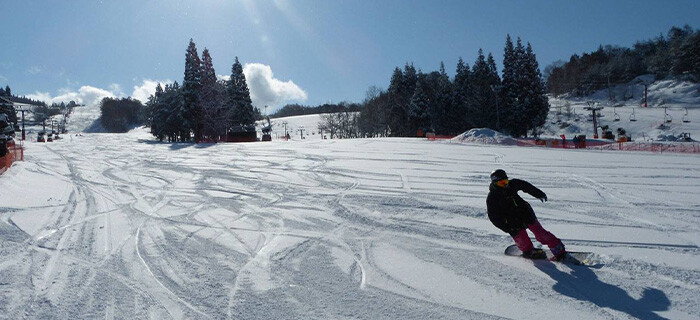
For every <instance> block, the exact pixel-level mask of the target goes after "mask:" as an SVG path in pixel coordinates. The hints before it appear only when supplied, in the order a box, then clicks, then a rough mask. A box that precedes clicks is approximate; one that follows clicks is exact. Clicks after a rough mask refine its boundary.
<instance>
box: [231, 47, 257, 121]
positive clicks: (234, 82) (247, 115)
mask: <svg viewBox="0 0 700 320" xmlns="http://www.w3.org/2000/svg"><path fill="white" fill-rule="evenodd" d="M228 93H229V97H228V98H229V104H230V105H231V108H232V116H231V123H232V124H233V125H237V126H243V127H248V126H251V125H253V124H255V110H254V109H253V102H252V100H251V99H250V90H249V89H248V84H247V83H246V79H245V75H244V74H243V66H242V65H241V63H240V62H238V57H236V60H235V62H234V63H233V66H232V67H231V79H230V80H229V82H228Z"/></svg>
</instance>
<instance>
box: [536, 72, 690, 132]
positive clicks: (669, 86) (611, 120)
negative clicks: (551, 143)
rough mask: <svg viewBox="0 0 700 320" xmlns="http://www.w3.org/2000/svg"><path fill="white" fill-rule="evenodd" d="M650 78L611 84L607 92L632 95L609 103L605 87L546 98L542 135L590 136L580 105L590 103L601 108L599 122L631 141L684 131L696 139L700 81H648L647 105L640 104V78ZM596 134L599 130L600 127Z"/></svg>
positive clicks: (584, 113) (590, 127) (586, 120)
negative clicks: (547, 105) (582, 94)
mask: <svg viewBox="0 0 700 320" xmlns="http://www.w3.org/2000/svg"><path fill="white" fill-rule="evenodd" d="M651 80H652V79H651V78H649V77H647V78H644V77H641V78H640V79H637V81H633V82H631V83H629V84H626V85H619V86H616V87H614V88H613V89H612V90H611V91H613V94H612V95H613V96H615V97H616V98H618V99H621V98H622V97H624V96H626V97H633V98H630V99H628V100H618V102H610V100H609V96H610V92H609V90H607V89H606V90H600V91H598V92H596V93H594V94H592V95H591V96H588V97H584V98H571V97H566V96H563V97H560V98H550V104H551V106H552V109H551V110H550V113H549V116H548V119H547V124H546V125H545V129H544V133H543V134H544V135H545V136H553V137H558V136H559V135H562V134H564V135H566V136H569V137H572V136H574V135H576V134H585V135H587V137H589V138H590V137H592V136H593V123H592V122H591V121H590V118H589V115H590V111H587V110H585V109H584V108H585V107H588V106H589V103H594V104H595V106H599V107H603V108H604V109H603V110H602V111H601V115H602V116H603V117H602V118H600V122H599V125H601V126H604V125H607V126H609V127H610V129H611V130H612V131H613V133H615V132H616V130H617V128H623V129H624V130H625V131H627V133H628V134H629V135H631V136H632V138H633V139H635V140H653V141H668V140H673V139H674V137H678V136H680V135H681V134H682V133H684V132H685V133H690V136H691V137H692V138H694V139H695V140H700V84H697V83H695V84H693V83H689V82H684V81H677V80H664V81H656V82H652V83H651V84H650V85H649V86H648V93H647V95H648V99H647V102H648V103H647V105H648V107H646V108H643V107H640V101H641V100H640V99H641V98H642V97H643V92H644V86H643V85H642V84H640V83H641V82H640V81H647V82H651ZM664 107H665V109H664ZM615 119H619V121H615ZM630 119H634V120H636V121H630ZM668 120H670V122H668ZM684 120H685V121H689V122H684ZM598 133H599V134H600V133H601V131H600V129H599V131H598Z"/></svg>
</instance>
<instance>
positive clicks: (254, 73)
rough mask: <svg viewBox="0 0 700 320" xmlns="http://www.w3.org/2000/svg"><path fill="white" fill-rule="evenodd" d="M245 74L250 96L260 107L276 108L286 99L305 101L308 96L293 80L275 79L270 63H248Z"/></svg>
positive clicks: (244, 70) (244, 68) (244, 69)
mask: <svg viewBox="0 0 700 320" xmlns="http://www.w3.org/2000/svg"><path fill="white" fill-rule="evenodd" d="M243 74H245V78H246V82H247V83H248V88H249V89H250V98H251V100H253V105H255V106H256V107H258V108H263V107H264V106H269V107H272V108H273V109H275V108H277V107H279V106H280V105H281V104H282V103H284V102H286V101H289V100H302V101H303V100H306V99H307V98H308V96H307V94H306V92H305V91H304V90H302V89H301V88H299V86H297V85H296V84H295V83H294V82H292V81H291V80H290V81H281V80H278V79H275V78H274V77H273V74H272V68H270V66H268V65H264V64H261V63H246V64H245V66H244V67H243Z"/></svg>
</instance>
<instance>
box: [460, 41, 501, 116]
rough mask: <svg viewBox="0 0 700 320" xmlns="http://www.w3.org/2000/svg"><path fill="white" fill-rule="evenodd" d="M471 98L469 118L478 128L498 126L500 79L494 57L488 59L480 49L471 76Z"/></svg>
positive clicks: (490, 56)
mask: <svg viewBox="0 0 700 320" xmlns="http://www.w3.org/2000/svg"><path fill="white" fill-rule="evenodd" d="M471 84H472V90H471V96H470V97H469V98H468V101H469V102H468V104H467V116H468V117H469V118H470V120H471V121H472V123H473V124H474V125H475V126H477V127H493V126H495V124H496V114H497V113H496V109H497V108H498V107H499V106H498V105H497V102H498V101H497V96H496V90H497V89H498V87H499V86H500V77H499V76H498V72H497V71H496V65H495V62H494V60H493V56H492V55H491V54H490V53H489V56H488V59H487V58H486V57H485V56H484V52H483V50H481V49H479V55H478V57H477V60H476V62H475V63H474V66H473V67H472V74H471Z"/></svg>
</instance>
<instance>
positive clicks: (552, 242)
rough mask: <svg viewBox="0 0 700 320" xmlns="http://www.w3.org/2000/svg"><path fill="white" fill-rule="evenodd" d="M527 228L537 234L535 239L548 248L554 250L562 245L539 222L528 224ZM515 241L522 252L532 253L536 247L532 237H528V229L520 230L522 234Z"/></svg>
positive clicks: (519, 233)
mask: <svg viewBox="0 0 700 320" xmlns="http://www.w3.org/2000/svg"><path fill="white" fill-rule="evenodd" d="M527 228H528V229H530V231H532V233H533V234H535V239H537V241H539V243H541V244H544V245H546V246H548V247H549V249H553V248H554V247H556V246H557V245H559V244H560V243H561V240H559V238H557V237H555V236H554V235H553V234H552V233H551V232H549V231H547V230H545V229H544V228H543V227H542V225H541V224H540V222H539V221H535V222H534V223H532V224H528V225H527ZM513 240H515V244H516V245H517V246H518V248H519V249H520V251H522V252H527V251H530V250H532V248H533V247H534V246H533V245H532V240H530V236H528V235H527V230H526V229H523V230H520V232H518V234H516V235H515V236H514V237H513Z"/></svg>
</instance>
